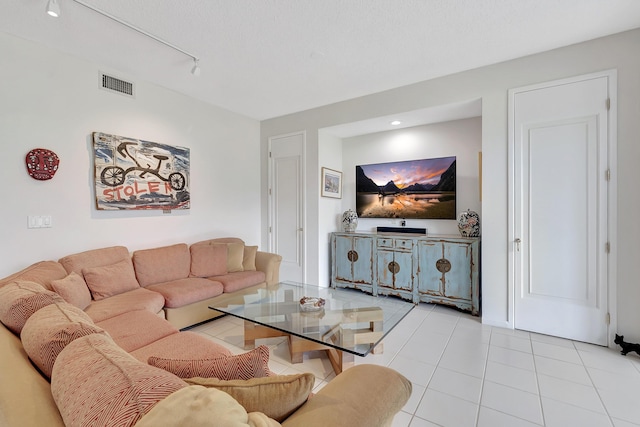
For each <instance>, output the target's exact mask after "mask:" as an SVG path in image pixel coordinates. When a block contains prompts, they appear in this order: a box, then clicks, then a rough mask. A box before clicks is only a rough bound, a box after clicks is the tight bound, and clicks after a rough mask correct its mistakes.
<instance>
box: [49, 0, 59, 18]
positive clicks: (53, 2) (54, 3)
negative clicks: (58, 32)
mask: <svg viewBox="0 0 640 427" xmlns="http://www.w3.org/2000/svg"><path fill="white" fill-rule="evenodd" d="M47 14H48V15H49V16H53V17H54V18H57V17H58V16H60V5H59V4H58V0H49V2H48V3H47Z"/></svg>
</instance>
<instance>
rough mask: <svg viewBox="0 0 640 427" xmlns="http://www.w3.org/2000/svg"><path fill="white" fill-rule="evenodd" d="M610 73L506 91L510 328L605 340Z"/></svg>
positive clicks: (576, 338) (606, 335)
mask: <svg viewBox="0 0 640 427" xmlns="http://www.w3.org/2000/svg"><path fill="white" fill-rule="evenodd" d="M610 92H611V76H610V75H606V74H604V75H603V74H599V75H593V76H585V77H583V78H576V79H570V80H564V81H561V82H552V83H547V84H545V85H540V86H536V87H529V88H521V89H516V90H512V91H510V102H511V109H510V113H511V118H510V121H511V123H510V124H511V127H510V131H511V132H512V135H510V138H512V141H513V142H512V144H513V145H512V146H511V148H512V153H513V159H512V161H513V168H512V170H513V176H512V178H513V181H512V182H513V185H514V186H513V200H512V203H513V207H512V214H513V218H512V225H513V229H512V232H513V236H512V237H513V252H512V253H513V273H514V275H513V277H514V282H515V283H514V290H515V295H514V326H515V328H516V329H523V330H527V331H533V332H538V333H542V334H547V335H554V336H559V337H563V338H569V339H574V340H578V341H585V342H590V343H594V344H600V345H607V337H608V319H609V308H608V298H607V297H608V294H607V292H608V268H607V261H608V260H607V251H608V177H609V175H610V172H609V154H608V149H609V146H608V144H609V128H608V127H609V105H610V101H609V100H610V96H611V95H610Z"/></svg>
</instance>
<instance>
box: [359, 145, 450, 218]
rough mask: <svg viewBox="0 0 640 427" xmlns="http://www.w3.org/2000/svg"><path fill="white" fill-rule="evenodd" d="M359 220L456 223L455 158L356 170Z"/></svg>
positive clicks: (362, 167) (406, 162)
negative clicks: (419, 220)
mask: <svg viewBox="0 0 640 427" xmlns="http://www.w3.org/2000/svg"><path fill="white" fill-rule="evenodd" d="M356 211H357V213H358V217H360V218H406V219H456V158H455V156H453V157H440V158H434V159H422V160H409V161H402V162H391V163H375V164H370V165H359V166H356Z"/></svg>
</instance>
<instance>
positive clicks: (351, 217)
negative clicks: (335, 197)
mask: <svg viewBox="0 0 640 427" xmlns="http://www.w3.org/2000/svg"><path fill="white" fill-rule="evenodd" d="M356 228H358V214H357V213H356V212H355V211H353V210H351V209H348V210H346V211H345V212H344V213H343V214H342V229H343V230H344V231H346V232H348V233H353V232H354V231H356Z"/></svg>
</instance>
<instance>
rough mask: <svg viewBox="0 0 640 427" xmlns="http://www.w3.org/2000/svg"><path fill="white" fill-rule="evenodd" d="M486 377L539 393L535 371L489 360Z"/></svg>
mask: <svg viewBox="0 0 640 427" xmlns="http://www.w3.org/2000/svg"><path fill="white" fill-rule="evenodd" d="M484 378H485V380H488V381H493V382H494V383H498V384H502V385H506V386H508V387H513V388H517V389H518V390H522V391H528V392H529V393H535V394H538V381H537V378H536V374H535V372H533V371H529V370H526V369H520V368H514V367H513V366H509V365H503V364H502V363H498V362H491V361H489V362H487V372H486V374H485V377H484Z"/></svg>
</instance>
